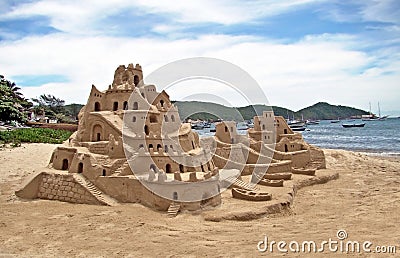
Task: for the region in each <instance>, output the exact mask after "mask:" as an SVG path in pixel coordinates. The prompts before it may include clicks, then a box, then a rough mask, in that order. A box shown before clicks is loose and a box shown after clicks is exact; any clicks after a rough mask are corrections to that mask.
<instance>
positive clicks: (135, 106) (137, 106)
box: [133, 101, 139, 110]
mask: <svg viewBox="0 0 400 258" xmlns="http://www.w3.org/2000/svg"><path fill="white" fill-rule="evenodd" d="M138 109H139V104H138V103H137V102H136V101H135V102H133V110H138Z"/></svg>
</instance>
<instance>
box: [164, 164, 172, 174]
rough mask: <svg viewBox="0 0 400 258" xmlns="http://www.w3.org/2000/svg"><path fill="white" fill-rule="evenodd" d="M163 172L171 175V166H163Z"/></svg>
mask: <svg viewBox="0 0 400 258" xmlns="http://www.w3.org/2000/svg"><path fill="white" fill-rule="evenodd" d="M165 172H166V173H172V170H171V164H169V163H168V164H167V165H165Z"/></svg>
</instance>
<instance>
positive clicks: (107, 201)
mask: <svg viewBox="0 0 400 258" xmlns="http://www.w3.org/2000/svg"><path fill="white" fill-rule="evenodd" d="M72 176H73V178H74V179H75V181H76V182H77V183H79V184H80V185H81V186H82V187H84V188H85V189H86V190H88V191H89V192H90V193H91V194H92V195H93V196H94V197H95V198H96V199H97V200H98V201H99V202H100V203H102V204H103V205H108V206H116V205H118V202H117V201H116V200H115V199H113V198H111V197H110V196H108V195H106V194H104V193H103V192H101V191H100V190H99V189H98V188H97V187H96V186H95V185H94V184H93V183H92V182H90V181H89V180H87V179H86V178H85V177H84V176H82V175H81V174H75V173H74V174H73V175H72Z"/></svg>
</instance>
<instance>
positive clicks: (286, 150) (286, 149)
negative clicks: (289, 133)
mask: <svg viewBox="0 0 400 258" xmlns="http://www.w3.org/2000/svg"><path fill="white" fill-rule="evenodd" d="M288 151H289V150H288V147H287V144H285V152H288Z"/></svg>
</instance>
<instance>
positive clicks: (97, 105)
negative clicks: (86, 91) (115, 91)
mask: <svg viewBox="0 0 400 258" xmlns="http://www.w3.org/2000/svg"><path fill="white" fill-rule="evenodd" d="M94 111H101V106H100V102H95V103H94Z"/></svg>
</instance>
